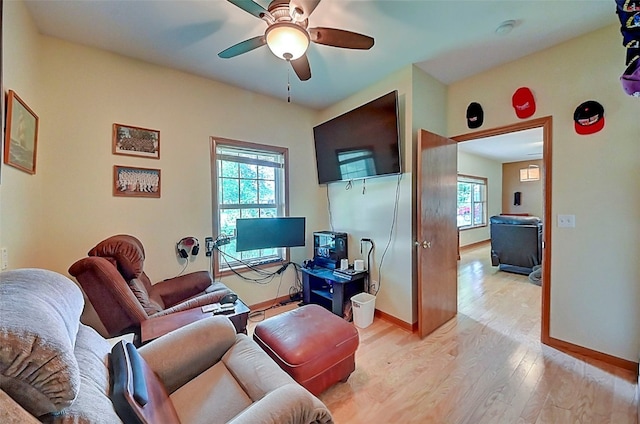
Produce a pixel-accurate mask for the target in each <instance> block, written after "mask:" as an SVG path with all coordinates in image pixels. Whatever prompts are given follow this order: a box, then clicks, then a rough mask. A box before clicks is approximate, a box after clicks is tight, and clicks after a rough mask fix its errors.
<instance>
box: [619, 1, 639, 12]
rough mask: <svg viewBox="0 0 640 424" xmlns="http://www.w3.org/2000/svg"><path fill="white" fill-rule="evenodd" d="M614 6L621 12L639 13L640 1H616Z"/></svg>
mask: <svg viewBox="0 0 640 424" xmlns="http://www.w3.org/2000/svg"><path fill="white" fill-rule="evenodd" d="M616 4H617V5H618V10H621V11H623V12H640V0H616Z"/></svg>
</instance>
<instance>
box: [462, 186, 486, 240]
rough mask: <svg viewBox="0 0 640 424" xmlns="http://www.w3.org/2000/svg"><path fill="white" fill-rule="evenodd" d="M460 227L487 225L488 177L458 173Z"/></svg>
mask: <svg viewBox="0 0 640 424" xmlns="http://www.w3.org/2000/svg"><path fill="white" fill-rule="evenodd" d="M457 222H458V228H460V229H467V228H474V227H481V226H485V225H487V179H486V178H482V177H472V176H469V175H458V215H457Z"/></svg>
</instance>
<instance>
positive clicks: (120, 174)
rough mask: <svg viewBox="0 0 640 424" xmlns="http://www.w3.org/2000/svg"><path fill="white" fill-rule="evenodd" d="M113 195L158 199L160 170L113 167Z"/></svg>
mask: <svg viewBox="0 0 640 424" xmlns="http://www.w3.org/2000/svg"><path fill="white" fill-rule="evenodd" d="M113 195H114V196H122V197H160V170H159V169H151V168H136V167H132V166H120V165H114V166H113Z"/></svg>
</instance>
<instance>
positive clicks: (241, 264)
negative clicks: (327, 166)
mask: <svg viewBox="0 0 640 424" xmlns="http://www.w3.org/2000/svg"><path fill="white" fill-rule="evenodd" d="M238 154H240V155H242V154H247V156H238ZM255 155H262V156H264V157H263V158H255V157H250V156H255ZM274 155H275V156H277V157H278V159H277V160H274V161H271V160H269V159H268V157H269V156H274ZM288 158H289V150H288V149H287V148H285V147H277V146H269V145H264V144H257V143H250V142H245V141H238V140H230V139H224V138H217V137H212V138H211V186H212V192H211V198H212V209H213V213H212V221H213V225H212V226H213V235H214V239H215V238H216V237H219V236H231V237H233V236H234V235H235V234H223V233H222V231H223V230H222V223H221V217H222V213H223V211H225V210H236V209H241V210H242V209H244V210H249V209H252V210H255V209H276V215H275V216H277V217H285V216H289V201H288V199H289V184H288V180H289V159H288ZM222 160H227V161H230V162H237V163H248V164H253V165H260V166H270V167H273V168H274V173H275V177H274V181H275V186H276V187H275V201H274V202H273V203H260V199H258V203H237V204H229V203H226V204H225V203H222V199H221V193H222V191H221V190H222V185H221V183H220V179H221V178H222V176H221V174H220V172H221V168H220V163H221V162H220V161H222ZM225 178H228V177H225ZM241 179H246V178H240V176H238V180H239V181H240V180H241ZM256 180H257V181H258V178H256ZM239 190H240V188H239ZM241 214H242V212H241ZM270 216H273V215H270ZM241 217H242V216H241ZM251 217H255V216H251ZM234 245H235V243H233V242H232V243H231V244H230V245H226V246H229V247H230V248H231V249H229V247H226V246H220V249H221V250H223V251H224V252H227V255H225V254H222V253H220V252H218V251H217V250H215V251H214V255H213V257H214V258H213V267H214V268H213V269H214V273H215V275H216V276H220V275H229V274H231V273H234V272H242V271H247V270H249V269H250V268H254V267H263V266H268V265H269V264H273V263H274V262H278V263H279V262H281V261H288V260H289V249H287V248H276V249H259V250H257V251H250V252H236V251H235V249H233V246H234ZM233 258H237V259H238V260H234V259H233Z"/></svg>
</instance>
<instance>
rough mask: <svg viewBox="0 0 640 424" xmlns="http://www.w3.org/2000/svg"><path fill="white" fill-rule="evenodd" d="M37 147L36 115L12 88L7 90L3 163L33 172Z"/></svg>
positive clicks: (34, 170)
mask: <svg viewBox="0 0 640 424" xmlns="http://www.w3.org/2000/svg"><path fill="white" fill-rule="evenodd" d="M37 147H38V115H36V114H35V113H34V112H33V111H32V110H31V108H30V107H29V106H27V104H26V103H25V102H24V101H23V100H22V99H21V98H20V97H19V96H18V95H17V94H16V93H15V92H14V91H13V90H9V93H8V94H7V122H6V132H5V136H4V163H6V164H7V165H11V166H13V167H15V168H18V169H20V170H22V171H24V172H27V173H29V174H35V173H36V152H37Z"/></svg>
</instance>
